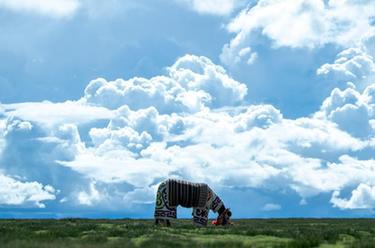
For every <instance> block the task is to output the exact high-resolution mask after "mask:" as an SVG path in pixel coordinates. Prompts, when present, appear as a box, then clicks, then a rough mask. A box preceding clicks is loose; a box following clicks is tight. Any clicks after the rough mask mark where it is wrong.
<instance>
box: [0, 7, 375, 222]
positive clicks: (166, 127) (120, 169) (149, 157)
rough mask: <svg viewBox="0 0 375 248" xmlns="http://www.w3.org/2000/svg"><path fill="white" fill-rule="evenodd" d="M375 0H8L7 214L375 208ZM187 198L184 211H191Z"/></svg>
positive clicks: (4, 45) (321, 213)
mask: <svg viewBox="0 0 375 248" xmlns="http://www.w3.org/2000/svg"><path fill="white" fill-rule="evenodd" d="M374 20H375V4H374V3H373V1H366V0H365V1H352V0H327V1H320V0H318V1H312V0H298V1H295V0H287V1H285V0H284V1H281V0H260V1H254V0H253V1H250V0H200V1H198V0H173V1H166V0H155V1H147V0H138V1H119V0H110V1H101V0H94V1H88V0H51V1H48V2H46V1H41V0H32V1H23V0H12V1H11V0H0V23H1V32H0V56H1V58H2V61H1V62H0V217H22V218H24V217H57V218H59V217H109V218H119V217H146V218H149V217H152V215H153V204H154V198H155V190H156V188H157V185H158V183H159V182H160V181H162V180H163V179H166V178H168V177H174V178H182V179H187V180H192V181H197V182H206V183H208V184H209V185H210V186H211V187H212V188H214V190H215V191H216V192H217V193H218V194H219V195H220V196H221V197H222V198H223V200H224V202H225V204H226V205H227V206H229V207H231V208H232V210H233V213H234V216H235V217H238V218H239V217H374V209H375V158H374V157H375V156H374V154H375V61H374V56H375V22H374ZM189 211H190V210H184V209H181V211H180V212H179V213H180V214H179V216H183V217H189V216H190V212H189Z"/></svg>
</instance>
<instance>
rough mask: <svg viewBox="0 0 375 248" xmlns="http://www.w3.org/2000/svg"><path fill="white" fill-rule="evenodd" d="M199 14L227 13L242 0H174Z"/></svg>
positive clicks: (241, 3)
mask: <svg viewBox="0 0 375 248" xmlns="http://www.w3.org/2000/svg"><path fill="white" fill-rule="evenodd" d="M176 1H177V2H179V3H181V4H184V5H186V6H188V7H190V8H191V9H193V10H195V11H197V12H198V13H201V14H212V15H228V14H231V13H232V12H233V11H234V10H235V9H236V8H237V7H239V6H241V5H243V3H244V2H245V1H243V0H176Z"/></svg>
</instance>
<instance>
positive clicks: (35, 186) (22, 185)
mask: <svg viewBox="0 0 375 248" xmlns="http://www.w3.org/2000/svg"><path fill="white" fill-rule="evenodd" d="M55 194H56V190H55V189H54V188H53V187H52V186H50V185H45V186H43V185H42V184H40V183H38V182H22V181H19V180H16V179H14V178H12V177H9V176H6V175H3V174H0V204H2V205H18V206H27V205H29V206H36V207H38V208H45V204H44V203H43V202H44V201H48V200H55V199H56V196H55Z"/></svg>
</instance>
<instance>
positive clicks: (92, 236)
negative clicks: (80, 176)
mask: <svg viewBox="0 0 375 248" xmlns="http://www.w3.org/2000/svg"><path fill="white" fill-rule="evenodd" d="M234 223H235V224H234V225H232V226H229V227H214V226H209V227H207V228H197V227H194V226H193V225H192V224H191V220H176V221H174V222H173V224H172V227H170V228H168V227H163V228H160V227H155V226H154V225H153V221H152V220H131V219H121V220H107V219H103V220H92V219H61V220H9V219H4V220H0V247H2V248H3V247H4V248H7V247H12V248H14V247H41V248H43V247H142V248H143V247H189V248H192V247H254V248H263V247H277V248H287V247H288V248H296V247H300V248H302V247H306V248H307V247H320V248H335V247H336V248H340V247H349V248H370V247H375V219H244V220H234Z"/></svg>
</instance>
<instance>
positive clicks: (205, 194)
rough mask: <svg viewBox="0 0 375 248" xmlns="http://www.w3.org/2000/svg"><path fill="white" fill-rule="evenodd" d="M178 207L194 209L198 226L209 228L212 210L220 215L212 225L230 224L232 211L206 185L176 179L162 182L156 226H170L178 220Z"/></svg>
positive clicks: (155, 215) (156, 205)
mask: <svg viewBox="0 0 375 248" xmlns="http://www.w3.org/2000/svg"><path fill="white" fill-rule="evenodd" d="M177 206H182V207H186V208H193V213H192V215H193V222H194V224H196V225H198V226H207V222H208V212H209V211H210V210H212V211H214V213H218V217H217V218H216V220H215V221H213V222H212V224H214V225H227V224H230V221H229V219H230V217H231V216H232V213H231V211H230V209H229V208H225V206H224V203H223V201H222V200H221V199H220V197H219V196H217V195H216V194H215V192H214V191H213V190H212V189H211V188H210V187H209V186H208V185H207V184H205V183H192V182H188V181H183V180H176V179H168V180H165V181H163V182H161V183H160V185H159V187H158V191H157V195H156V204H155V214H154V217H155V224H156V225H166V226H170V220H172V219H176V216H177V211H176V208H177Z"/></svg>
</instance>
